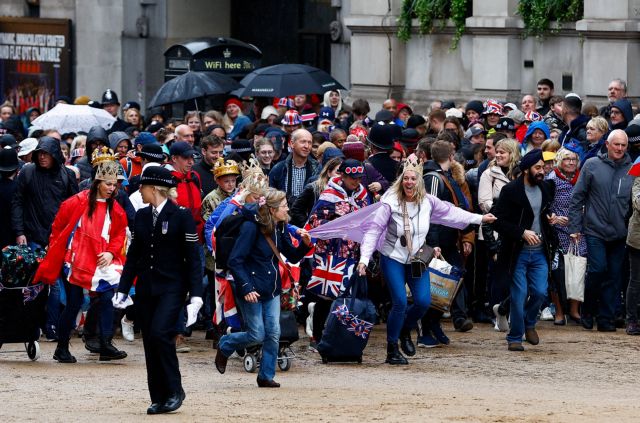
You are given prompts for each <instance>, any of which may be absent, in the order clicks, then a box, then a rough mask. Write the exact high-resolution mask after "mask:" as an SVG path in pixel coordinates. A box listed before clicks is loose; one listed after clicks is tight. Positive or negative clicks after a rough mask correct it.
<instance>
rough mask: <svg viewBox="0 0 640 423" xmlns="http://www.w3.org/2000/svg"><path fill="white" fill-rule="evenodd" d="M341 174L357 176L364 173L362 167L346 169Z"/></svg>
mask: <svg viewBox="0 0 640 423" xmlns="http://www.w3.org/2000/svg"><path fill="white" fill-rule="evenodd" d="M342 172H343V173H345V174H347V175H350V174H357V173H364V167H362V166H353V167H347V168H345V169H344V170H343V171H342Z"/></svg>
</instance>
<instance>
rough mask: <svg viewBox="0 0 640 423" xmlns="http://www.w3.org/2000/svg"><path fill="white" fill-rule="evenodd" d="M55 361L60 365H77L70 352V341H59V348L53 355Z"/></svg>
mask: <svg viewBox="0 0 640 423" xmlns="http://www.w3.org/2000/svg"><path fill="white" fill-rule="evenodd" d="M53 359H54V360H56V361H58V362H59V363H75V362H76V358H75V357H74V356H72V355H71V353H70V352H69V340H68V339H66V340H64V341H63V340H62V339H60V340H58V346H57V347H56V351H55V352H54V353H53Z"/></svg>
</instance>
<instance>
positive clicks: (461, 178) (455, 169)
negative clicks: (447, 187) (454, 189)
mask: <svg viewBox="0 0 640 423" xmlns="http://www.w3.org/2000/svg"><path fill="white" fill-rule="evenodd" d="M451 176H452V177H453V180H454V181H456V182H457V183H458V185H460V186H462V185H464V184H465V182H467V180H466V178H465V171H464V166H462V165H461V164H460V163H458V162H456V161H455V160H454V161H452V162H451Z"/></svg>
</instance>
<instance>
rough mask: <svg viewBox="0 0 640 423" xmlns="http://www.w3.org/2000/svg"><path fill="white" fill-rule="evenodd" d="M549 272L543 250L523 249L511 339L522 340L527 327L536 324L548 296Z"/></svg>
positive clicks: (514, 285)
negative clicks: (541, 307)
mask: <svg viewBox="0 0 640 423" xmlns="http://www.w3.org/2000/svg"><path fill="white" fill-rule="evenodd" d="M548 274H549V265H548V264H547V258H546V257H545V255H544V250H543V249H538V250H527V249H523V250H522V251H521V252H520V255H519V256H518V260H517V261H516V267H515V270H514V272H513V280H512V282H511V310H510V318H511V323H510V325H511V330H510V331H509V334H508V335H507V342H522V336H523V335H524V330H525V328H526V329H531V328H534V327H535V326H536V320H537V318H538V311H539V310H540V306H541V305H542V303H543V302H544V299H545V297H546V296H547V286H548V283H547V276H548ZM527 297H528V299H527Z"/></svg>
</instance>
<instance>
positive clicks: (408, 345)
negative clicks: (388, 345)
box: [400, 329, 416, 357]
mask: <svg viewBox="0 0 640 423" xmlns="http://www.w3.org/2000/svg"><path fill="white" fill-rule="evenodd" d="M400 348H402V352H403V353H405V354H406V355H408V356H409V357H413V356H414V355H416V346H415V345H413V341H412V340H411V329H402V331H401V332H400Z"/></svg>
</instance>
